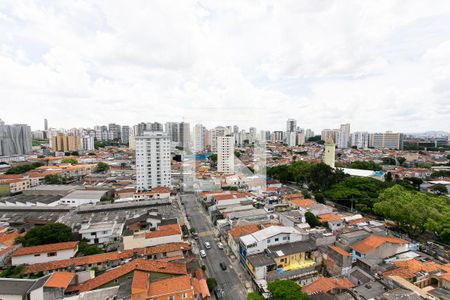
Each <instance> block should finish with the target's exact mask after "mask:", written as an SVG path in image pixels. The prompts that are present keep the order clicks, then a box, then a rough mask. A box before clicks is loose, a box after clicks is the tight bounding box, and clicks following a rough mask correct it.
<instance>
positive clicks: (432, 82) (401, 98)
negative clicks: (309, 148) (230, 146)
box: [0, 0, 450, 132]
mask: <svg viewBox="0 0 450 300" xmlns="http://www.w3.org/2000/svg"><path fill="white" fill-rule="evenodd" d="M0 30H1V32H2V35H0V70H2V72H0V104H1V110H0V118H2V119H4V120H6V121H7V122H22V123H29V124H31V125H32V126H33V127H34V128H41V127H42V119H43V118H48V119H49V121H50V125H51V126H55V127H75V126H76V127H79V126H93V125H96V124H103V123H108V122H117V123H121V124H130V125H131V124H134V123H137V122H141V121H169V120H175V121H176V120H181V119H182V118H183V117H184V118H185V119H186V120H192V121H193V122H203V123H205V124H206V125H208V126H214V125H218V124H235V123H236V124H239V125H241V126H245V127H248V126H257V127H259V128H268V129H283V128H284V122H285V120H286V119H287V118H290V117H293V118H296V119H297V120H298V122H299V124H300V125H301V126H303V127H311V128H313V129H315V130H320V129H321V128H326V127H327V128H329V127H336V126H337V125H338V124H339V123H342V122H350V123H352V129H354V130H369V131H379V130H389V129H391V130H400V131H408V132H410V131H418V130H428V129H444V130H445V129H448V128H449V121H448V120H449V119H450V92H449V88H448V87H449V86H450V55H449V54H450V46H449V45H450V6H449V5H448V2H447V1H433V5H429V3H427V2H426V1H392V0H386V1H375V2H374V1H357V0H355V1H345V2H342V1H331V0H324V1H306V0H305V1H276V2H273V1H262V2H258V3H257V2H254V1H211V2H208V1H178V2H176V3H174V2H172V1H146V0H142V1H132V2H115V3H112V2H111V1H87V0H85V1H76V2H74V1H56V2H55V1H38V0H36V1H32V0H29V1H13V0H7V1H2V2H1V3H0Z"/></svg>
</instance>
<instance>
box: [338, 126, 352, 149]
mask: <svg viewBox="0 0 450 300" xmlns="http://www.w3.org/2000/svg"><path fill="white" fill-rule="evenodd" d="M337 146H338V148H341V149H345V148H348V147H349V146H350V124H348V123H347V124H341V126H340V128H339V137H337Z"/></svg>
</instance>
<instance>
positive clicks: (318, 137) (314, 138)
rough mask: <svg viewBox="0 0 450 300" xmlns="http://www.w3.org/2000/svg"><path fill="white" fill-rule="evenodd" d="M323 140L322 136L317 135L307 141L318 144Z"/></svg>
mask: <svg viewBox="0 0 450 300" xmlns="http://www.w3.org/2000/svg"><path fill="white" fill-rule="evenodd" d="M321 140H322V137H321V136H320V135H315V136H312V137H310V138H308V139H307V140H306V141H307V142H318V141H321Z"/></svg>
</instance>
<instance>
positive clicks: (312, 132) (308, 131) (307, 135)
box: [305, 128, 314, 141]
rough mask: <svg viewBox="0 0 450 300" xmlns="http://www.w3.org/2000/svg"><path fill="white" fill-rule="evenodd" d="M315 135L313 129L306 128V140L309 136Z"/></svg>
mask: <svg viewBox="0 0 450 300" xmlns="http://www.w3.org/2000/svg"><path fill="white" fill-rule="evenodd" d="M313 136H314V131H312V130H311V129H309V128H308V129H306V130H305V140H306V141H307V140H308V139H309V138H312V137H313Z"/></svg>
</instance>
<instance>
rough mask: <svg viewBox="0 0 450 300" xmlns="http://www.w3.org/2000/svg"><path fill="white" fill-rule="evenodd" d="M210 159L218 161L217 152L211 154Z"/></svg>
mask: <svg viewBox="0 0 450 300" xmlns="http://www.w3.org/2000/svg"><path fill="white" fill-rule="evenodd" d="M209 159H210V160H211V161H213V162H217V154H215V153H214V154H211V155H210V156H209Z"/></svg>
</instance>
